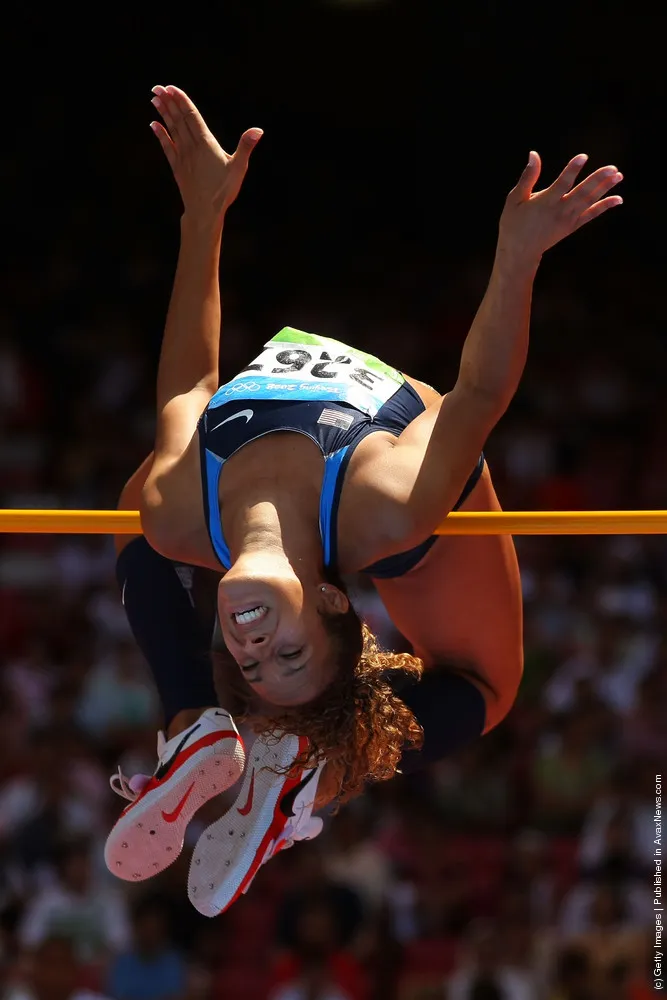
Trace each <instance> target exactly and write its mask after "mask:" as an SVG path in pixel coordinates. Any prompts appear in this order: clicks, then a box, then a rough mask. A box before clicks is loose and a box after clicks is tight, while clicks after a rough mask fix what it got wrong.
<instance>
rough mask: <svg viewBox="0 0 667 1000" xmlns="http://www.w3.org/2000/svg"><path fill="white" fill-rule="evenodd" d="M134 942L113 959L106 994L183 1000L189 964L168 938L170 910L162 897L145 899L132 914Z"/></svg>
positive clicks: (126, 999) (121, 998) (130, 999)
mask: <svg viewBox="0 0 667 1000" xmlns="http://www.w3.org/2000/svg"><path fill="white" fill-rule="evenodd" d="M132 917H133V919H132V945H131V947H130V948H129V950H128V951H124V952H121V953H120V954H119V955H117V956H116V958H115V959H114V960H113V961H112V963H111V965H110V967H109V971H108V974H107V993H108V995H109V996H110V997H114V998H115V1000H180V998H181V997H183V995H184V993H185V988H186V981H187V965H186V962H185V960H184V958H183V956H182V955H181V954H179V952H178V951H176V950H175V949H174V948H173V946H172V944H171V942H170V940H169V938H170V933H169V927H168V921H167V913H166V911H165V907H164V903H163V902H162V900H160V899H159V898H150V897H149V898H144V899H142V900H140V901H139V903H138V904H137V905H136V906H135V908H134V912H133V914H132Z"/></svg>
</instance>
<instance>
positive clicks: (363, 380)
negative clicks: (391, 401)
mask: <svg viewBox="0 0 667 1000" xmlns="http://www.w3.org/2000/svg"><path fill="white" fill-rule="evenodd" d="M266 355H269V357H268V358H267V359H266V360H262V359H264V358H265V356H266ZM274 363H275V364H276V367H275V368H272V367H271V365H273V364H274ZM343 365H347V366H348V367H347V368H342V366H343ZM341 369H342V370H341ZM245 372H262V373H263V374H265V375H269V374H270V375H289V376H291V375H292V373H293V372H301V375H300V378H302V379H303V378H309V377H310V378H313V379H319V378H334V379H340V377H341V375H343V377H347V378H349V379H351V380H352V381H353V382H358V384H359V385H361V386H363V387H364V389H372V388H373V387H374V386H375V385H376V384H377V383H378V382H379V381H380V380H381V378H382V376H381V375H378V374H376V373H375V372H372V371H369V369H368V368H356V367H354V366H353V365H352V358H351V357H349V356H347V355H345V354H340V355H338V357H335V358H332V357H331V355H330V353H329V352H328V351H318V352H316V353H315V354H311V353H310V352H309V351H304V350H302V349H301V348H300V347H295V348H291V349H288V350H283V351H277V352H276V353H275V354H274V351H273V350H272V349H271V350H268V351H264V354H262V355H260V358H259V359H258V360H257V361H253V363H252V364H251V365H248V366H247V367H246V368H243V369H242V371H241V372H239V374H238V375H237V376H236V377H237V378H242V377H243V374H244V373H245ZM392 391H393V390H392Z"/></svg>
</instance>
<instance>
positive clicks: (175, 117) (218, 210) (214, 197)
mask: <svg viewBox="0 0 667 1000" xmlns="http://www.w3.org/2000/svg"><path fill="white" fill-rule="evenodd" d="M153 93H154V95H155V96H154V97H153V100H152V103H153V104H154V105H155V107H156V108H157V109H158V111H159V112H160V114H161V115H162V118H163V120H164V122H165V125H166V126H167V128H165V127H164V125H161V124H160V123H159V122H151V128H152V129H153V131H154V132H155V134H156V136H157V137H158V139H159V140H160V145H161V146H162V149H163V150H164V154H165V156H166V157H167V159H168V160H169V166H170V167H171V169H172V171H173V173H174V177H175V178H176V183H177V184H178V189H179V191H180V192H181V197H182V199H183V205H184V207H185V211H186V213H187V214H188V215H190V216H194V217H204V218H209V217H210V216H211V213H214V214H215V215H217V216H219V217H221V216H223V215H224V213H225V212H226V211H227V209H228V208H229V206H230V205H231V204H232V202H233V201H234V199H235V198H236V196H237V195H238V193H239V190H240V189H241V184H242V183H243V178H244V177H245V174H246V170H247V169H248V160H249V159H250V154H251V153H252V151H253V149H254V148H255V146H256V145H257V143H258V142H259V140H260V139H261V137H262V134H263V133H262V130H261V129H260V128H251V129H248V131H247V132H244V133H243V135H242V136H241V139H240V140H239V144H238V146H237V149H236V152H235V153H232V154H229V153H226V152H225V151H224V149H223V148H222V146H221V145H220V143H219V142H218V140H217V139H216V138H215V136H214V135H212V133H211V132H210V131H209V129H208V127H207V125H206V122H205V121H204V119H203V118H202V116H201V115H200V114H199V112H198V111H197V108H196V107H195V106H194V104H193V103H192V101H191V100H190V98H189V97H188V95H187V94H184V93H183V91H182V90H179V89H178V87H153Z"/></svg>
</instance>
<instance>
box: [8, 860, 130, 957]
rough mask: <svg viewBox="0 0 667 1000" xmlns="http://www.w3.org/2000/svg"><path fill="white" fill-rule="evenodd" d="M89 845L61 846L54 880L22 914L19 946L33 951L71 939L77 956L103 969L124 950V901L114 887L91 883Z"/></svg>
mask: <svg viewBox="0 0 667 1000" xmlns="http://www.w3.org/2000/svg"><path fill="white" fill-rule="evenodd" d="M91 863H92V858H91V845H90V843H89V842H88V841H85V840H75V841H70V842H67V843H65V844H63V845H62V846H61V848H60V851H59V856H58V860H57V878H56V881H55V882H54V883H53V884H52V885H47V886H45V888H44V889H42V891H41V892H39V893H38V894H37V895H36V896H35V897H34V898H33V899H32V901H31V902H30V905H29V906H28V907H27V908H26V910H25V912H24V915H23V919H22V922H21V926H20V929H19V941H20V943H21V944H22V945H23V946H24V947H26V948H35V947H36V946H37V945H39V944H41V942H42V941H44V940H46V938H48V937H50V936H52V935H54V934H58V935H61V936H67V937H68V938H70V939H71V940H72V941H73V943H74V946H75V949H76V953H77V956H78V957H79V958H80V959H81V960H82V961H85V962H88V963H101V962H103V961H105V960H106V959H107V958H108V957H109V956H110V955H111V954H113V953H114V952H118V951H121V950H124V949H125V948H127V946H128V944H129V940H130V929H129V918H128V909H127V901H126V898H125V896H124V895H123V893H122V892H121V891H120V890H119V889H117V888H116V887H115V886H113V887H109V886H108V885H97V884H95V882H94V881H93V877H92V865H91Z"/></svg>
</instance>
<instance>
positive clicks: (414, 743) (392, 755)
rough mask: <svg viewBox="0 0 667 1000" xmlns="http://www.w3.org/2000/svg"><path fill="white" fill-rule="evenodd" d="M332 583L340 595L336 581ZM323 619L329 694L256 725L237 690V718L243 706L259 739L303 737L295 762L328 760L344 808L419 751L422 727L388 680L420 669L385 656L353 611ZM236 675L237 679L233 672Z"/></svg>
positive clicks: (399, 656)
mask: <svg viewBox="0 0 667 1000" xmlns="http://www.w3.org/2000/svg"><path fill="white" fill-rule="evenodd" d="M332 582H333V581H332ZM335 582H336V585H337V586H339V587H340V588H341V589H343V590H344V587H342V584H341V583H340V581H338V580H336V581H335ZM322 617H323V619H324V623H325V627H326V629H327V632H328V633H329V636H330V638H331V640H332V644H333V647H334V651H335V656H336V661H337V663H336V665H337V671H336V676H335V679H334V680H333V682H332V683H331V684H329V686H328V687H327V688H326V690H325V691H323V692H322V694H320V695H319V696H318V697H317V698H316V699H314V700H313V701H309V702H308V703H307V704H305V705H299V706H297V707H294V708H289V709H285V710H283V711H281V712H280V713H277V714H275V715H274V714H272V715H271V717H270V718H267V717H261V718H260V717H258V716H256V715H253V714H252V712H251V711H250V710H249V698H248V694H249V692H248V689H247V688H246V689H245V697H244V693H243V691H242V690H241V688H236V689H235V691H234V693H235V695H236V696H237V697H238V698H239V704H238V706H237V709H236V711H235V714H239V712H240V711H241V703H244V708H245V718H246V720H247V721H248V722H250V723H251V724H252V726H253V728H254V729H255V730H256V731H257V732H258V733H262V734H263V735H266V736H268V737H269V738H271V737H275V738H276V739H279V738H280V736H281V735H282V733H284V732H290V733H294V734H296V735H298V736H305V737H307V738H308V741H309V748H308V750H307V751H306V752H304V754H303V755H302V756H301V757H300V758H299V759H298V760H297V761H296V762H295V763H296V764H297V765H298V766H300V767H314V766H315V765H316V764H318V763H320V762H322V761H328V762H329V767H328V780H330V781H331V784H332V787H333V788H335V789H337V794H336V798H337V801H338V802H339V803H343V802H346V801H348V800H349V799H351V798H353V797H354V796H355V795H358V794H359V793H360V792H362V791H363V789H364V785H365V784H366V782H369V781H387V780H388V779H389V778H393V777H394V775H395V774H396V773H397V771H398V769H399V764H400V761H401V757H402V755H403V753H404V752H405V751H406V750H411V749H419V748H420V747H421V745H422V742H423V738H424V732H423V730H422V727H421V726H420V725H419V723H418V722H417V719H416V718H415V716H414V715H413V713H412V712H411V711H410V709H409V708H408V706H407V705H406V704H405V702H404V701H402V700H401V698H400V697H399V696H398V695H397V694H396V693H395V692H394V690H393V688H392V685H391V683H390V680H389V678H390V676H391V673H392V672H394V671H401V672H402V673H403V675H404V676H407V677H408V678H411V679H413V680H418V679H419V678H420V677H421V675H422V672H423V669H424V668H423V663H422V661H421V660H420V659H418V657H416V656H412V655H411V654H409V653H389V652H385V651H384V650H382V649H381V648H380V646H379V644H378V641H377V639H376V637H375V636H374V635H373V633H372V632H371V630H370V629H369V628H368V626H367V625H365V624H364V623H363V622H362V621H361V619H360V618H359V616H358V615H357V613H356V611H354V609H353V608H352V605H351V604H350V608H349V610H348V611H347V612H346V613H345V614H323V616H322ZM226 655H227V657H228V655H229V654H226ZM214 659H215V661H217V663H218V664H219V665H221V664H224V663H225V659H226V657H225V654H221V653H216V654H214ZM233 674H235V675H236V677H237V678H238V675H239V672H238V670H235V671H233ZM243 685H244V686H245V682H243ZM227 693H229V692H227ZM223 700H224V701H225V704H226V701H227V699H223ZM228 707H230V706H228Z"/></svg>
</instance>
